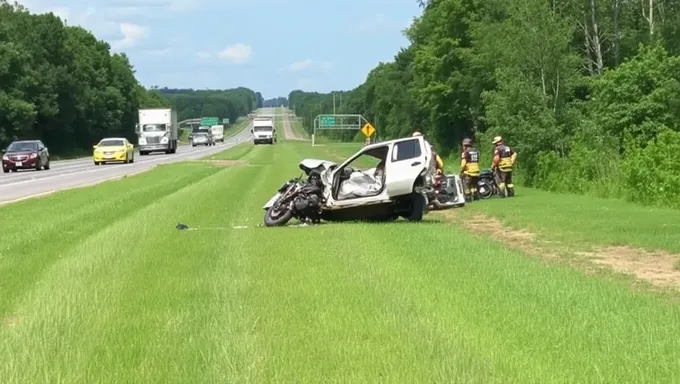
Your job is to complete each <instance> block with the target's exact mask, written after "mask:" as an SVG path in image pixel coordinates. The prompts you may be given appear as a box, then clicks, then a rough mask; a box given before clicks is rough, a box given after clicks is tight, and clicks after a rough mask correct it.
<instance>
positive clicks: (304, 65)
mask: <svg viewBox="0 0 680 384" xmlns="http://www.w3.org/2000/svg"><path fill="white" fill-rule="evenodd" d="M311 67H312V59H304V60H300V61H296V62H294V63H292V64H291V65H289V66H288V69H289V70H291V71H303V70H305V69H309V68H311Z"/></svg>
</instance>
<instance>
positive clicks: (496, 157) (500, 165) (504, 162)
mask: <svg viewBox="0 0 680 384" xmlns="http://www.w3.org/2000/svg"><path fill="white" fill-rule="evenodd" d="M491 143H492V144H493V145H495V146H496V149H495V150H494V153H493V164H492V165H491V169H492V170H493V172H494V176H495V177H496V183H497V184H498V188H499V189H500V193H501V197H512V196H515V185H514V184H513V183H512V166H513V165H515V160H517V152H515V151H513V150H512V148H510V147H508V146H507V145H505V144H504V143H503V138H502V137H500V136H496V137H494V138H493V141H492V142H491Z"/></svg>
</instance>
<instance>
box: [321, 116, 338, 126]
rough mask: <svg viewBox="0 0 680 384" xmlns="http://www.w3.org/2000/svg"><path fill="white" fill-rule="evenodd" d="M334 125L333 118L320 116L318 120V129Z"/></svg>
mask: <svg viewBox="0 0 680 384" xmlns="http://www.w3.org/2000/svg"><path fill="white" fill-rule="evenodd" d="M334 125H335V116H321V117H320V118H319V126H320V127H332V126H334Z"/></svg>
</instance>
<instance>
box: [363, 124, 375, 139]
mask: <svg viewBox="0 0 680 384" xmlns="http://www.w3.org/2000/svg"><path fill="white" fill-rule="evenodd" d="M361 133H363V134H364V136H366V137H371V135H373V134H374V133H375V128H373V126H372V125H371V123H366V125H364V127H363V128H361Z"/></svg>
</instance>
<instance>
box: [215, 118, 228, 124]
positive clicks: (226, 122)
mask: <svg viewBox="0 0 680 384" xmlns="http://www.w3.org/2000/svg"><path fill="white" fill-rule="evenodd" d="M222 124H229V119H222ZM213 125H214V124H213Z"/></svg>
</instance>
